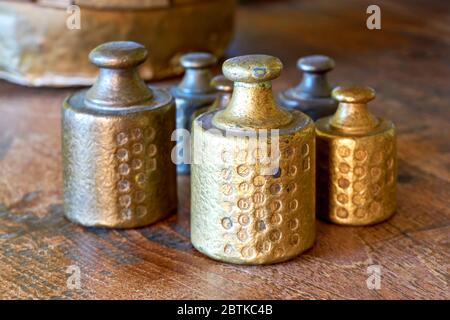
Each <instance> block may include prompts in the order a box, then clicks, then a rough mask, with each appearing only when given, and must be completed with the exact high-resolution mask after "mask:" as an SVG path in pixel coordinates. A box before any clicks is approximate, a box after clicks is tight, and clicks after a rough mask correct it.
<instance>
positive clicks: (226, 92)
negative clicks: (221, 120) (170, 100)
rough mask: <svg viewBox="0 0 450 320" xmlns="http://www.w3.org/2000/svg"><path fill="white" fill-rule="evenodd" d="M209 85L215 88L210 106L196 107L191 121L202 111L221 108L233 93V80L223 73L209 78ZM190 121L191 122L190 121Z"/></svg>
mask: <svg viewBox="0 0 450 320" xmlns="http://www.w3.org/2000/svg"><path fill="white" fill-rule="evenodd" d="M211 87H213V88H214V89H215V90H216V99H215V100H214V102H213V103H212V104H211V105H210V106H206V107H203V108H200V109H197V110H195V111H194V113H193V114H192V121H194V119H195V118H197V117H198V116H199V115H201V114H202V113H205V112H208V111H214V110H218V109H223V108H225V107H226V106H227V104H228V103H229V102H230V99H231V94H232V93H233V82H232V81H230V80H228V79H227V78H225V76H223V75H217V76H215V77H214V78H213V79H212V80H211ZM192 121H191V122H192Z"/></svg>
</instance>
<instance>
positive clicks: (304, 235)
mask: <svg viewBox="0 0 450 320" xmlns="http://www.w3.org/2000/svg"><path fill="white" fill-rule="evenodd" d="M236 64H238V65H236ZM239 64H240V65H239ZM253 66H255V67H256V68H258V69H257V70H256V71H255V73H252V69H253ZM272 66H275V67H274V68H272ZM223 68H224V74H225V75H226V76H229V75H230V74H231V73H233V71H236V70H238V71H239V72H236V73H233V75H231V76H229V78H231V79H233V80H235V81H236V82H235V89H234V92H233V96H232V98H231V101H230V103H229V104H228V105H227V107H226V108H225V109H224V110H215V111H211V112H207V113H204V114H203V115H201V116H199V117H198V118H196V119H195V120H194V123H193V127H192V131H193V139H194V144H193V154H194V162H193V164H192V175H191V190H192V191H191V241H192V243H193V245H194V247H195V248H196V249H198V250H199V251H201V252H202V253H204V254H206V255H207V256H209V257H211V258H213V259H216V260H221V261H224V262H229V263H236V264H270V263H276V262H281V261H285V260H288V259H290V258H293V257H295V256H297V255H298V254H300V253H301V252H303V251H305V250H306V249H308V248H310V247H311V246H312V245H313V243H314V238H315V129H314V123H313V121H312V120H311V119H310V118H309V117H307V116H306V115H304V114H303V113H301V112H299V111H296V110H291V111H287V110H282V109H281V108H279V107H278V106H277V105H276V104H275V102H274V99H273V96H272V89H271V86H270V82H268V81H269V80H268V79H273V78H275V77H276V76H277V75H278V74H279V72H280V71H281V63H280V62H279V60H278V59H276V58H273V57H267V56H265V57H261V56H254V55H253V56H252V55H251V56H244V57H240V58H239V59H234V60H231V61H230V60H229V61H228V62H226V63H225V64H224V67H223ZM245 70H250V71H248V72H247V71H245ZM265 70H267V73H265ZM244 71H245V72H244ZM252 74H256V76H257V77H259V79H255V81H253V82H252V80H251V77H252ZM264 77H266V78H267V79H266V80H265V81H261V80H260V79H261V78H264ZM240 79H243V80H245V81H246V83H244V84H243V83H242V82H239V81H238V80H240ZM258 113H259V114H258ZM267 115H272V117H271V118H269V117H268V116H267ZM264 116H265V117H266V121H265V122H264V121H263V119H264ZM252 119H255V120H256V121H252ZM280 123H283V124H282V125H279V124H280ZM263 129H278V130H279V140H278V146H279V150H278V152H279V153H278V157H276V158H277V159H278V162H277V165H276V166H275V167H274V168H273V169H274V170H272V171H270V172H269V171H267V170H266V169H267V162H266V161H265V159H264V157H266V156H267V150H271V146H272V143H273V142H272V140H270V139H269V140H266V141H264V140H263V141H261V140H259V143H261V142H262V145H261V144H258V143H256V142H254V141H253V139H255V137H254V136H252V135H251V134H250V132H255V131H256V132H258V134H259V133H260V132H261V130H263ZM252 130H255V131H252ZM227 133H228V134H232V135H233V136H229V135H227ZM260 139H261V138H260ZM261 146H264V148H266V150H265V151H263V150H262V149H264V148H262V149H261ZM271 152H272V151H271Z"/></svg>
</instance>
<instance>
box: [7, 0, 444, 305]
mask: <svg viewBox="0 0 450 320" xmlns="http://www.w3.org/2000/svg"><path fill="white" fill-rule="evenodd" d="M369 4H370V3H369V2H367V1H339V2H329V1H325V0H319V1H313V2H311V1H297V2H295V1H264V2H263V3H254V2H251V1H250V2H248V4H246V5H244V6H241V7H240V8H239V11H238V15H237V26H236V36H235V40H234V42H233V44H232V45H231V47H230V49H229V52H228V55H229V56H233V55H239V54H247V53H267V54H273V55H276V56H279V57H280V58H281V59H282V60H283V61H284V63H285V71H284V73H283V75H282V76H281V78H280V80H278V81H276V82H275V83H274V89H275V90H276V91H278V90H281V89H284V88H286V87H287V86H289V85H292V84H294V83H295V82H297V81H298V78H299V75H298V72H297V70H296V69H295V60H296V59H297V58H298V57H299V56H302V55H306V54H312V53H323V54H328V55H331V56H332V57H334V58H335V60H336V64H337V67H336V70H335V71H333V73H332V74H331V80H332V82H333V83H335V84H349V83H361V84H367V85H371V86H373V87H374V88H375V89H376V90H377V92H378V96H377V99H376V100H375V101H374V102H373V103H372V104H371V108H372V110H373V111H374V112H375V113H377V114H378V115H381V116H386V117H389V118H390V119H392V120H393V121H394V122H395V123H396V125H397V127H398V130H399V137H398V155H399V185H398V196H399V208H398V212H397V214H396V215H395V216H394V217H393V218H392V219H390V220H389V221H387V222H385V223H382V224H379V225H376V226H372V227H366V228H350V227H339V226H334V225H331V224H328V223H323V222H318V225H317V228H318V236H317V242H316V245H315V246H314V247H313V248H312V249H311V250H309V251H308V252H306V253H305V254H304V255H302V256H300V257H298V258H296V259H294V260H292V261H289V262H287V263H283V264H278V265H272V266H264V267H243V266H234V265H226V264H223V263H219V262H215V261H212V260H210V259H208V258H206V257H205V256H203V255H201V254H200V253H198V252H197V251H195V250H194V249H193V248H192V246H191V244H190V242H189V178H187V177H179V179H178V183H179V193H180V195H179V202H180V209H179V212H178V214H177V215H176V216H173V217H171V218H169V219H167V220H166V221H164V222H161V223H158V224H155V225H153V226H150V227H146V228H140V229H136V230H128V231H113V230H109V231H108V230H102V229H86V228H82V227H80V226H76V225H74V224H71V223H69V222H68V221H67V220H65V219H64V218H63V216H62V202H61V167H60V156H61V154H60V105H61V103H62V101H63V99H64V97H65V96H66V95H67V94H68V93H69V92H71V90H67V89H66V90H56V89H32V88H23V87H19V86H15V85H12V84H8V83H6V82H0V288H1V290H0V298H106V299H119V298H132V299H141V298H147V299H148V298H150V299H155V298H158V299H167V298H181V299H187V298H194V299H196V298H206V299H210V298H218V299H229V298H242V299H246V298H254V299H258V298H276V299H288V298H337V299H343V298H352V299H371V298H375V299H377V298H389V299H394V298H410V299H419V298H425V299H449V298H450V295H449V288H448V275H449V261H450V259H449V258H450V253H449V232H450V210H449V199H450V191H449V190H450V170H449V168H450V158H449V150H450V143H449V139H448V137H449V119H450V110H449V105H448V104H449V101H450V92H449V90H448V88H449V84H450V81H449V79H450V77H449V76H450V63H449V60H448V57H449V56H450V41H449V39H450V27H449V26H450V24H449V23H448V21H449V17H450V15H449V9H448V5H446V2H445V1H433V2H430V1H423V0H421V1H419V0H416V1H396V2H395V3H393V2H391V1H379V5H380V7H381V10H382V30H378V31H370V30H367V29H366V27H365V19H366V13H365V9H366V8H367V6H368V5H369ZM372 264H377V265H380V266H381V270H382V278H381V289H380V290H369V289H368V288H367V284H366V280H367V277H368V275H367V274H366V270H367V267H368V266H369V265H372ZM72 265H75V266H78V267H79V268H80V270H81V288H80V289H71V288H70V287H68V286H67V279H68V276H69V274H67V273H66V270H67V268H68V267H69V266H72Z"/></svg>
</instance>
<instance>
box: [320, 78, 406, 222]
mask: <svg viewBox="0 0 450 320" xmlns="http://www.w3.org/2000/svg"><path fill="white" fill-rule="evenodd" d="M333 97H334V98H335V99H336V100H337V101H339V107H338V109H337V111H336V113H335V114H334V115H333V116H331V117H326V118H322V119H319V120H317V122H316V126H317V160H318V168H317V173H318V179H317V183H318V188H317V189H318V191H319V192H318V214H319V216H321V217H322V218H324V219H327V220H330V221H332V222H334V223H337V224H343V225H370V224H374V223H377V222H381V221H383V220H385V219H387V218H389V217H390V216H391V215H392V214H393V213H394V212H395V209H396V179H397V159H396V147H395V137H396V133H395V127H394V125H393V124H392V122H390V121H387V120H384V119H380V118H377V117H375V116H374V115H372V114H371V113H370V112H369V110H368V109H367V106H366V103H367V102H369V101H371V100H373V99H374V98H375V92H374V91H373V90H372V89H370V88H368V87H356V86H355V87H347V88H336V89H335V90H334V91H333Z"/></svg>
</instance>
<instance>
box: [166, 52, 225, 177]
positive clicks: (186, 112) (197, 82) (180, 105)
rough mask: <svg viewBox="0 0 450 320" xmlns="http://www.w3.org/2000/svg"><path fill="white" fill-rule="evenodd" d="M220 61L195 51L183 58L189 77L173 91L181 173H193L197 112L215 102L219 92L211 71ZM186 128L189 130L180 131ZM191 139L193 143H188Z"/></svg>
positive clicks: (177, 151) (182, 63)
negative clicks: (191, 135) (193, 128)
mask: <svg viewBox="0 0 450 320" xmlns="http://www.w3.org/2000/svg"><path fill="white" fill-rule="evenodd" d="M216 63H217V59H216V57H215V56H213V55H212V54H210V53H207V52H192V53H188V54H185V55H184V56H182V57H181V59H180V64H181V65H182V67H183V68H184V69H185V74H184V77H183V79H182V80H181V82H180V83H179V84H178V86H174V87H172V88H171V93H172V95H173V96H174V97H175V101H176V110H177V112H176V127H177V129H178V130H179V131H178V132H177V150H176V155H177V172H178V173H181V174H189V172H190V166H189V162H190V156H189V155H187V153H189V151H190V139H189V132H190V130H191V120H192V115H193V114H194V112H195V111H196V110H198V109H200V108H203V107H206V106H209V105H211V103H213V101H214V99H215V98H216V91H215V90H214V88H213V87H212V86H211V80H212V78H213V74H212V71H211V68H212V67H213V66H214V65H215V64H216ZM180 129H184V130H185V131H184V132H183V131H180ZM188 140H189V141H188Z"/></svg>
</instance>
